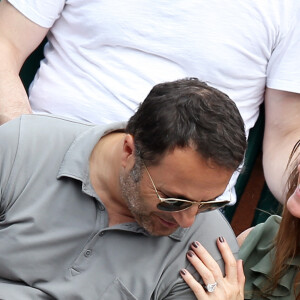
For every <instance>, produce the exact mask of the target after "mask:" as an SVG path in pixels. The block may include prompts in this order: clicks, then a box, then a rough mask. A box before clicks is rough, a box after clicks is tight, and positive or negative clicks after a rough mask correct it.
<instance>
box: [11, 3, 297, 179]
mask: <svg viewBox="0 0 300 300" xmlns="http://www.w3.org/2000/svg"><path fill="white" fill-rule="evenodd" d="M9 2H10V3H11V4H12V5H14V6H15V7H16V8H17V9H18V10H19V11H21V12H22V13H23V14H24V15H25V16H26V17H27V18H29V19H30V20H32V21H33V22H35V23H37V24H39V25H40V26H43V27H47V28H51V30H50V32H49V34H48V40H49V43H48V44H47V46H46V47H45V59H44V60H43V62H42V63H41V67H40V70H39V72H38V73H37V75H36V77H35V80H34V83H33V85H32V86H31V90H30V102H31V105H32V108H33V110H34V111H35V112H46V113H52V114H58V115H64V116H68V117H75V118H78V119H81V120H85V121H90V122H93V123H99V124H101V123H108V122H112V121H120V120H127V119H128V118H129V117H130V116H131V115H132V114H133V112H134V111H135V109H136V108H137V106H138V104H139V103H140V101H142V100H143V99H144V98H145V97H146V95H147V94H148V92H149V91H150V89H151V88H152V87H153V85H155V84H157V83H160V82H163V81H172V80H176V79H180V78H184V77H197V78H199V79H200V80H203V81H206V82H207V83H208V84H210V85H212V86H214V87H216V88H218V89H220V90H222V91H223V92H225V93H226V94H228V95H229V97H230V98H231V99H233V100H234V101H235V102H236V104H237V106H238V108H239V110H240V112H241V114H242V117H243V119H244V121H245V124H246V133H247V134H248V131H249V129H250V128H251V127H252V126H253V125H254V123H255V121H256V119H257V117H258V112H259V110H258V108H259V105H260V104H261V103H262V101H263V96H264V90H265V86H266V85H267V86H268V87H270V88H274V89H280V90H286V91H292V92H297V93H300V59H299V55H300V38H299V36H300V23H299V20H300V17H299V4H297V2H300V1H299V0H286V1H284V0H243V1H237V0H223V1H219V0H210V1H200V0H190V1H183V0H173V1H166V0H160V1H153V0H151V1H150V0H143V1H142V0H129V1H119V0H109V1H104V0H102V1H96V0H90V1H86V0H51V1H46V0H45V1H38V0H9ZM296 6H297V7H296ZM297 22H298V23H297ZM233 183H234V180H233ZM233 183H232V184H233Z"/></svg>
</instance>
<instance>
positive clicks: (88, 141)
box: [57, 122, 127, 196]
mask: <svg viewBox="0 0 300 300" xmlns="http://www.w3.org/2000/svg"><path fill="white" fill-rule="evenodd" d="M126 124H127V123H126V122H116V123H112V124H109V125H92V126H91V127H90V128H88V129H87V130H85V131H84V132H83V133H81V134H79V135H78V136H77V137H76V138H75V140H74V141H73V143H72V144H71V146H70V147H69V149H68V151H67V152H66V154H65V157H64V159H63V161H62V163H61V166H60V168H59V170H58V174H57V179H59V178H61V177H63V176H67V177H71V178H74V179H77V180H80V181H82V184H83V187H84V186H87V185H88V183H89V158H90V156H91V153H92V151H93V149H94V147H95V145H96V144H97V142H98V141H99V140H100V139H101V137H103V136H104V135H106V134H108V133H110V132H113V131H116V130H123V129H125V127H126ZM93 196H94V195H93Z"/></svg>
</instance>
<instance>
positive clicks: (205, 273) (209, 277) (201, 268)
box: [187, 250, 216, 285]
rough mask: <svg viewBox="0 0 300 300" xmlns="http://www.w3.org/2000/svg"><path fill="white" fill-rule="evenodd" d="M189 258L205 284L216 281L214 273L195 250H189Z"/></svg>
mask: <svg viewBox="0 0 300 300" xmlns="http://www.w3.org/2000/svg"><path fill="white" fill-rule="evenodd" d="M187 258H188V260H189V261H190V262H191V264H192V265H193V266H194V268H195V269H196V270H197V272H198V273H199V275H200V276H201V278H202V280H203V282H204V284H206V285H207V284H212V283H214V282H215V281H216V280H215V277H214V275H213V273H212V272H211V271H210V270H209V269H208V268H207V267H206V266H205V264H204V263H203V262H202V261H201V260H200V258H199V257H198V256H197V255H196V254H195V252H194V251H192V250H189V251H188V252H187Z"/></svg>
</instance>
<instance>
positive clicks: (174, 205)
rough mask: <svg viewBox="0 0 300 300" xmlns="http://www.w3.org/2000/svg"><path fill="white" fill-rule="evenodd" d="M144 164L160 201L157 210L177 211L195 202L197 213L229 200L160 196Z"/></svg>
mask: <svg viewBox="0 0 300 300" xmlns="http://www.w3.org/2000/svg"><path fill="white" fill-rule="evenodd" d="M144 166H145V169H146V172H147V174H148V177H149V179H150V181H151V183H152V185H153V188H154V190H155V193H156V196H157V198H158V199H159V201H160V202H159V203H158V204H157V208H158V209H159V210H162V211H167V212H177V211H183V210H185V209H188V208H190V207H191V206H192V205H194V204H196V205H198V213H200V212H204V211H211V210H215V209H218V208H221V207H223V206H225V205H226V204H228V203H229V202H230V201H231V200H220V199H219V200H218V199H214V200H209V201H202V202H199V201H192V200H186V199H178V198H162V197H160V196H159V194H158V192H157V189H156V186H155V184H154V181H153V179H152V177H151V175H150V173H149V171H148V168H147V166H146V165H145V163H144ZM230 198H231V189H230Z"/></svg>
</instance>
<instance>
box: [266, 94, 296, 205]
mask: <svg viewBox="0 0 300 300" xmlns="http://www.w3.org/2000/svg"><path fill="white" fill-rule="evenodd" d="M265 115H266V121H265V132H264V140H263V168H264V174H265V178H266V182H267V184H268V187H269V188H270V190H271V192H272V193H273V195H274V196H275V197H276V198H277V199H278V200H279V201H280V202H281V203H283V202H284V196H283V195H285V184H286V180H287V177H288V174H289V173H290V172H289V171H285V169H286V165H287V161H288V158H289V155H290V153H291V151H292V149H293V146H294V144H295V143H296V142H297V141H298V140H299V139H300V94H296V93H290V92H285V91H279V90H274V89H267V90H266V94H265Z"/></svg>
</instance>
